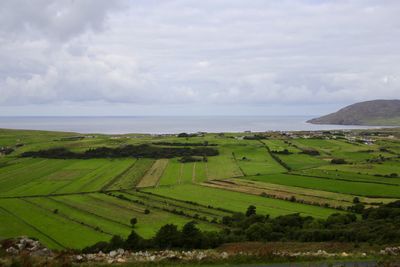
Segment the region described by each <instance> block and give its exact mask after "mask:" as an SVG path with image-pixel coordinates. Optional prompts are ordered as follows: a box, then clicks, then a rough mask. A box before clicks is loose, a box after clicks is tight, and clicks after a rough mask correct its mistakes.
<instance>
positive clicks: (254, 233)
mask: <svg viewBox="0 0 400 267" xmlns="http://www.w3.org/2000/svg"><path fill="white" fill-rule="evenodd" d="M272 232H273V230H272V226H271V224H268V223H260V222H258V223H254V224H252V225H251V226H250V227H249V228H247V230H246V236H247V238H248V240H250V241H256V240H270V237H271V233H272Z"/></svg>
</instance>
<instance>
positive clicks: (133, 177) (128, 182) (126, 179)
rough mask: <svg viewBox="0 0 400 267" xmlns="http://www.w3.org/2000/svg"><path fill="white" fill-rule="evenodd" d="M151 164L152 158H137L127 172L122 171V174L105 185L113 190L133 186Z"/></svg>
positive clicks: (152, 162)
mask: <svg viewBox="0 0 400 267" xmlns="http://www.w3.org/2000/svg"><path fill="white" fill-rule="evenodd" d="M153 164H154V160H153V159H138V160H137V161H136V162H135V164H134V165H133V166H132V168H130V169H129V170H128V172H126V173H123V175H122V176H121V177H120V178H119V179H118V180H116V181H115V182H114V183H112V184H111V185H110V186H109V187H107V189H113V190H115V189H129V188H133V187H135V186H136V185H137V183H138V182H139V181H140V179H141V178H142V177H143V176H144V175H145V174H146V172H147V171H148V170H149V169H150V168H151V166H152V165H153Z"/></svg>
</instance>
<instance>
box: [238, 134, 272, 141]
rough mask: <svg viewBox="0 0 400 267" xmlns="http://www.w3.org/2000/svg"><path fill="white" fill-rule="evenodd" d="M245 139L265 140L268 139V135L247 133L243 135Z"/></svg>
mask: <svg viewBox="0 0 400 267" xmlns="http://www.w3.org/2000/svg"><path fill="white" fill-rule="evenodd" d="M243 139H244V140H263V139H267V136H265V135H262V134H255V135H247V136H244V137H243Z"/></svg>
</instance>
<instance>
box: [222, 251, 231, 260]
mask: <svg viewBox="0 0 400 267" xmlns="http://www.w3.org/2000/svg"><path fill="white" fill-rule="evenodd" d="M228 257H229V254H228V253H226V252H222V253H221V258H222V259H227V258H228Z"/></svg>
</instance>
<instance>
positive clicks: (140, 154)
mask: <svg viewBox="0 0 400 267" xmlns="http://www.w3.org/2000/svg"><path fill="white" fill-rule="evenodd" d="M216 155H218V150H217V149H215V148H211V147H199V148H189V147H154V146H149V145H146V144H144V145H127V146H123V147H117V148H109V147H99V148H93V149H89V150H86V151H85V152H83V153H77V152H72V151H69V150H68V149H66V148H51V149H47V150H39V151H29V152H24V153H22V154H21V156H22V157H40V158H55V159H90V158H123V157H135V158H173V157H187V156H201V157H203V156H216Z"/></svg>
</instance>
